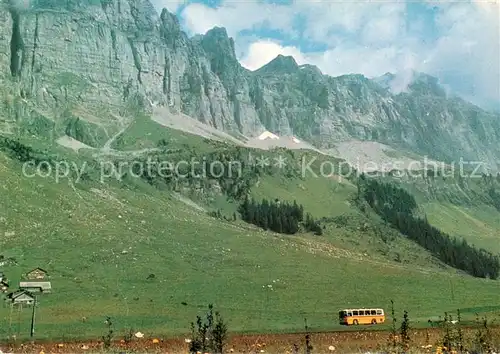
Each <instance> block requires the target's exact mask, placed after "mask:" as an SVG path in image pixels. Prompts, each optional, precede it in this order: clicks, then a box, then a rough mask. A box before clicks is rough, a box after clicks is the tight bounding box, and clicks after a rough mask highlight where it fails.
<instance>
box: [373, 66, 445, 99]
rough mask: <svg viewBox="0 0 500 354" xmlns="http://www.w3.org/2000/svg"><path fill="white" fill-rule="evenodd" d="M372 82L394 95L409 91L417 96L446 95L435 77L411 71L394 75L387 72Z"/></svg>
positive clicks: (403, 71) (402, 71)
mask: <svg viewBox="0 0 500 354" xmlns="http://www.w3.org/2000/svg"><path fill="white" fill-rule="evenodd" d="M372 81H373V82H375V83H377V84H378V85H380V86H382V87H384V88H386V89H388V90H390V91H391V92H392V93H394V94H399V93H402V92H408V91H411V92H413V93H418V94H433V95H436V96H445V95H446V91H445V89H444V88H443V87H442V85H441V84H440V83H439V79H438V78H437V77H435V76H432V75H429V74H426V73H424V72H420V71H416V70H413V69H407V70H401V71H398V72H396V73H391V72H387V73H385V74H384V75H382V76H379V77H376V78H374V79H372Z"/></svg>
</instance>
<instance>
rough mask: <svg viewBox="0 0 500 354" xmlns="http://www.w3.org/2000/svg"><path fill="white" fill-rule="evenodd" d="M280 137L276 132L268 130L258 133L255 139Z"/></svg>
mask: <svg viewBox="0 0 500 354" xmlns="http://www.w3.org/2000/svg"><path fill="white" fill-rule="evenodd" d="M279 138H280V137H279V136H277V135H276V134H273V133H271V132H270V131H267V130H266V131H265V132H264V133H262V134H260V135H259V136H258V137H257V139H259V140H267V139H275V140H277V139H279Z"/></svg>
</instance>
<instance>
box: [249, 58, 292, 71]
mask: <svg viewBox="0 0 500 354" xmlns="http://www.w3.org/2000/svg"><path fill="white" fill-rule="evenodd" d="M297 69H299V65H298V64H297V62H296V61H295V59H294V58H293V57H292V56H291V55H282V54H278V56H277V57H276V58H274V59H273V60H271V61H270V62H269V63H267V64H266V65H264V66H263V67H261V68H260V69H258V70H257V72H259V73H291V72H295V71H296V70H297Z"/></svg>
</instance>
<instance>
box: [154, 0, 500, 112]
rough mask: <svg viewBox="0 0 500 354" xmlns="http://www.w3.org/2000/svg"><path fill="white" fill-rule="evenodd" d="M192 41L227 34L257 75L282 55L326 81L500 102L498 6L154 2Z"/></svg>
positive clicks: (296, 0) (480, 2) (286, 0)
mask: <svg viewBox="0 0 500 354" xmlns="http://www.w3.org/2000/svg"><path fill="white" fill-rule="evenodd" d="M153 3H154V4H155V6H156V7H157V9H158V10H159V11H160V10H161V9H162V8H164V7H165V8H167V9H168V10H169V11H171V12H174V13H176V14H177V15H178V17H179V19H180V22H181V24H182V26H183V29H184V30H185V31H186V32H187V33H188V34H189V35H194V34H198V33H201V34H204V33H205V32H206V31H207V30H209V29H210V28H212V27H214V26H221V27H225V28H226V29H227V31H228V33H229V35H230V36H231V37H233V38H234V39H235V43H236V55H237V56H238V59H239V60H240V62H241V63H242V65H243V66H245V67H247V68H249V69H251V70H253V69H257V68H259V67H261V66H262V65H264V64H265V63H267V62H269V61H270V60H272V59H273V58H274V57H276V56H277V55H278V54H283V55H292V56H294V57H295V59H296V60H297V62H298V63H299V64H304V63H308V64H314V65H317V66H318V67H319V68H320V69H321V71H323V73H325V74H329V75H332V76H338V75H343V74H349V73H360V74H364V75H366V76H368V77H374V76H379V75H383V74H384V73H386V72H393V73H400V77H401V78H403V79H402V80H401V81H400V84H401V87H399V89H404V87H405V86H406V84H407V83H408V80H410V79H411V74H410V73H411V72H412V70H416V71H422V72H426V73H429V74H431V75H435V76H437V77H438V78H440V80H442V82H443V83H444V84H446V85H448V86H449V87H450V88H451V89H452V90H454V91H455V92H458V93H460V94H461V95H462V96H464V97H465V98H467V99H469V100H471V101H473V102H475V103H483V102H493V101H496V102H498V101H500V98H499V97H500V94H499V90H500V78H499V77H500V54H499V47H500V34H499V21H500V12H499V11H500V10H499V4H498V0H496V1H490V2H488V1H485V0H471V1H466V0H462V1H454V2H447V1H439V2H432V1H427V0H426V1H420V2H417V1H410V0H401V1H397V0H392V1H388V0H376V1H371V2H368V1H360V0H356V1H347V0H272V1H271V0H267V1H265V0H203V1H193V2H184V1H182V0H153Z"/></svg>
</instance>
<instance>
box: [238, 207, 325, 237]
mask: <svg viewBox="0 0 500 354" xmlns="http://www.w3.org/2000/svg"><path fill="white" fill-rule="evenodd" d="M238 212H239V213H240V214H241V218H242V220H244V221H246V222H248V223H251V224H254V225H257V226H259V227H261V228H263V229H264V230H271V231H274V232H277V233H281V234H289V235H293V234H295V233H297V232H298V231H299V229H300V226H301V225H302V226H303V227H304V228H305V229H306V230H307V231H312V232H314V233H315V234H317V235H321V234H322V233H323V230H322V228H321V225H320V224H319V222H318V221H316V220H315V219H314V218H313V217H312V216H311V215H310V214H309V213H307V214H304V207H303V206H302V205H299V204H297V202H296V201H294V202H293V203H292V204H290V203H287V202H283V201H278V200H275V201H271V202H270V201H268V200H267V199H263V200H262V201H261V202H256V201H255V200H253V199H251V198H245V200H244V201H243V203H242V204H241V205H240V207H239V210H238Z"/></svg>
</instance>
